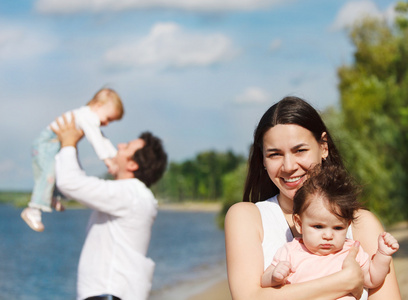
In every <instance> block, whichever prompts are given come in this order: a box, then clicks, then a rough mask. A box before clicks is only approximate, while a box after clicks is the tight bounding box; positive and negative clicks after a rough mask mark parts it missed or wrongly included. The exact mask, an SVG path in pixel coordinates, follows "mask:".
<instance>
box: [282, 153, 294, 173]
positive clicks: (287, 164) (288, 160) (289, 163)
mask: <svg viewBox="0 0 408 300" xmlns="http://www.w3.org/2000/svg"><path fill="white" fill-rule="evenodd" d="M295 165H296V162H295V158H294V157H293V156H292V155H285V156H284V158H283V164H282V169H283V170H284V171H285V172H290V171H292V170H294V169H295Z"/></svg>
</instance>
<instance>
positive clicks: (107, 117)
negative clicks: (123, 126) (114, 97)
mask: <svg viewBox="0 0 408 300" xmlns="http://www.w3.org/2000/svg"><path fill="white" fill-rule="evenodd" d="M93 111H94V112H95V113H96V114H97V115H98V117H99V120H100V121H101V126H107V125H108V124H109V123H110V122H113V121H116V120H118V119H119V112H118V110H117V108H116V106H115V105H114V104H113V103H112V101H108V102H106V103H103V104H101V105H95V106H94V107H93Z"/></svg>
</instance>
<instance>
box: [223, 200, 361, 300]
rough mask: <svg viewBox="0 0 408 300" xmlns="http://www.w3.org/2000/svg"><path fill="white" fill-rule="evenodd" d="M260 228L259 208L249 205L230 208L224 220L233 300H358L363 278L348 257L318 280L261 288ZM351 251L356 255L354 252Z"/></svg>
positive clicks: (244, 203) (357, 266)
mask: <svg viewBox="0 0 408 300" xmlns="http://www.w3.org/2000/svg"><path fill="white" fill-rule="evenodd" d="M262 240H263V228H262V221H261V216H260V213H259V210H258V208H257V207H256V206H255V205H254V204H252V203H248V202H241V203H237V204H235V205H233V206H232V207H231V208H230V209H229V211H228V213H227V216H226V218H225V245H226V255H227V271H228V281H229V286H230V291H231V295H232V299H234V300H240V299H243V300H251V299H257V300H263V299H267V300H270V299H275V300H278V299H299V300H301V299H316V300H318V299H336V298H340V297H342V296H345V295H347V294H348V293H352V294H353V295H354V296H356V298H357V299H359V298H360V296H361V293H362V290H363V274H362V271H361V269H360V266H359V265H358V264H357V262H356V261H355V259H353V257H352V256H351V255H349V257H348V258H346V260H345V262H344V264H343V270H342V271H340V272H337V273H334V274H332V275H330V276H326V277H323V278H320V279H316V280H312V281H309V282H304V283H297V284H288V285H285V286H283V287H281V288H262V287H261V277H262V274H263V272H264V269H263V268H264V262H263V259H264V258H263V250H262ZM353 250H354V251H350V252H351V253H352V255H354V257H355V255H356V254H357V251H356V250H357V249H356V248H355V249H353Z"/></svg>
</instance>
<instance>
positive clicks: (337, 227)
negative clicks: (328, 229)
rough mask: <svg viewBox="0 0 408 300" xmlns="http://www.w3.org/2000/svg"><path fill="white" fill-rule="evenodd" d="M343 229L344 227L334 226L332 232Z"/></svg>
mask: <svg viewBox="0 0 408 300" xmlns="http://www.w3.org/2000/svg"><path fill="white" fill-rule="evenodd" d="M343 229H344V227H342V226H336V227H334V230H343Z"/></svg>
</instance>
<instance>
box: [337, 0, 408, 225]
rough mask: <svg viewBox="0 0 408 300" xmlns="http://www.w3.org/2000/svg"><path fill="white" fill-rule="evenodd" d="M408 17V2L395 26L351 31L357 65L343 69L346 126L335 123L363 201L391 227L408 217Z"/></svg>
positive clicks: (379, 23) (369, 25) (367, 24)
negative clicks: (363, 190)
mask: <svg viewBox="0 0 408 300" xmlns="http://www.w3.org/2000/svg"><path fill="white" fill-rule="evenodd" d="M407 11H408V2H400V3H399V4H398V5H397V12H398V17H397V19H396V22H395V23H393V24H388V23H387V22H386V21H384V20H378V19H365V20H364V21H363V22H361V23H358V24H356V25H355V26H354V27H353V28H352V29H351V31H350V39H351V41H352V43H353V44H354V46H355V52H354V62H353V64H351V65H348V66H347V65H344V66H341V67H340V68H339V69H338V76H339V79H340V83H339V90H340V95H341V108H342V111H341V113H340V114H339V115H337V120H338V121H340V122H338V123H337V124H334V123H335V122H333V120H336V119H335V118H334V119H333V120H332V123H333V124H332V126H334V127H336V129H335V131H334V132H335V133H336V134H338V135H339V136H340V137H341V139H342V143H340V144H339V145H340V147H341V148H342V149H341V152H342V154H343V156H344V157H345V158H346V163H347V165H348V167H349V169H350V170H351V172H352V173H353V174H354V175H355V176H356V177H357V179H358V180H359V181H360V182H362V183H363V185H364V188H365V193H364V196H363V199H364V200H365V202H366V203H367V205H368V207H369V208H370V209H372V210H373V211H375V212H377V213H378V214H379V215H381V217H382V218H383V219H384V220H385V221H387V222H391V221H396V220H399V219H402V218H407V211H408V210H407V208H408V205H407V201H406V200H405V198H406V194H407V192H408V188H407V187H408V175H407V172H406V170H407V168H408V163H407V159H406V157H407V155H408V134H407V132H408V126H407V125H408V120H407V117H408V110H407V107H408V43H407V40H408V26H407V24H408V23H407V20H408V19H407ZM332 113H333V112H332ZM340 124H347V127H346V128H345V127H344V126H343V127H342V125H340ZM344 141H346V143H348V144H347V146H344V145H345V143H344Z"/></svg>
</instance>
